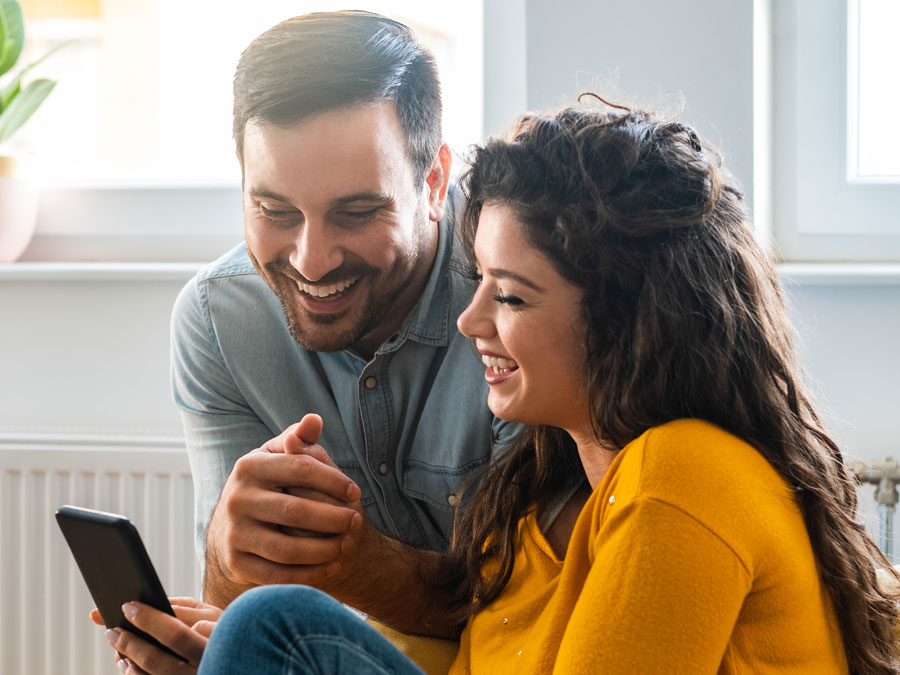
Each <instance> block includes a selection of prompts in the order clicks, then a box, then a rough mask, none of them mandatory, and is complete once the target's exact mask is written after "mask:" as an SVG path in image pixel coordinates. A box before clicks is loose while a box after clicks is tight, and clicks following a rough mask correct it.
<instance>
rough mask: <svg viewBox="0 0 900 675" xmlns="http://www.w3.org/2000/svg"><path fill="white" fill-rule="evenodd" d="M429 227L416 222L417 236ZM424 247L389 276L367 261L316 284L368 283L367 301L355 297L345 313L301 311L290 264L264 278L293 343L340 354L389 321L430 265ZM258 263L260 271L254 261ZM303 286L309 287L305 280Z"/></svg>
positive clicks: (270, 267) (418, 245)
mask: <svg viewBox="0 0 900 675" xmlns="http://www.w3.org/2000/svg"><path fill="white" fill-rule="evenodd" d="M423 220H425V219H424V218H423ZM427 226H428V222H427V220H425V222H422V223H416V231H417V232H419V233H424V229H425V228H426V227H427ZM426 248H427V247H426V246H425V245H424V239H423V238H422V237H417V239H416V241H415V242H413V245H412V247H411V248H410V249H409V250H407V251H404V254H403V255H402V256H401V257H399V258H398V259H397V260H396V261H395V262H394V264H393V265H392V266H391V268H390V269H389V270H387V271H386V272H381V271H380V270H379V269H378V268H377V267H372V266H371V265H367V264H366V263H363V262H356V263H348V264H346V265H342V266H341V267H338V268H337V269H334V270H332V271H331V272H329V273H328V274H327V275H325V276H324V277H322V279H320V280H319V281H317V282H316V284H317V285H318V284H321V285H329V284H336V283H338V282H341V281H345V280H348V279H354V278H356V277H359V281H357V282H356V284H362V283H368V284H369V289H368V293H367V295H366V297H356V298H353V304H352V305H350V307H348V308H347V310H349V311H345V312H336V313H334V314H313V313H310V312H308V311H307V310H306V309H305V308H303V307H301V306H300V305H299V303H298V302H297V300H296V294H297V292H298V290H297V280H298V277H299V275H298V274H297V271H296V270H294V269H293V267H292V266H291V265H290V264H288V263H287V262H286V261H273V262H270V263H268V264H267V265H266V275H265V277H264V278H267V279H269V280H271V281H270V283H269V286H270V287H271V288H272V290H273V291H274V292H275V295H276V296H278V299H279V300H280V301H281V306H282V308H283V309H284V315H285V317H286V318H287V324H288V330H289V331H290V333H291V336H292V337H293V338H294V340H296V342H297V343H298V344H299V345H300V346H301V347H303V348H304V349H307V350H309V351H317V352H336V351H340V350H342V349H347V348H348V347H351V346H353V345H354V344H357V343H359V342H360V341H361V340H362V339H363V338H364V337H365V336H366V335H368V334H369V333H371V332H372V331H374V330H375V329H377V328H378V326H379V324H380V323H382V322H384V321H386V320H387V318H388V317H389V316H390V314H391V310H392V309H393V307H394V304H395V303H396V302H397V299H398V298H399V297H400V295H401V294H402V293H403V292H404V291H405V290H406V289H407V288H408V287H409V284H410V282H411V280H412V278H413V277H414V276H416V273H417V272H418V271H419V270H420V269H421V267H422V265H426V264H427V262H428V261H427V260H425V259H424V258H425V249H426ZM254 264H256V265H257V268H259V265H258V264H257V263H256V261H255V260H254ZM303 281H304V282H306V283H308V282H307V281H306V280H305V279H304V280H303ZM356 284H355V285H356ZM361 290H363V289H357V291H356V292H359V291H361ZM348 314H355V315H356V316H355V317H354V319H353V320H352V322H350V323H348V324H347V325H345V326H341V327H338V325H337V324H342V323H344V322H345V321H346V318H347V316H348Z"/></svg>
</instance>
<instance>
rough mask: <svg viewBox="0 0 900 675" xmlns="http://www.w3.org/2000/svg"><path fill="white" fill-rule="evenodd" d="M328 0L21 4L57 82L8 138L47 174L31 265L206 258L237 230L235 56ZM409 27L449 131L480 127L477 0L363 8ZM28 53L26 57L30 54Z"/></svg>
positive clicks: (30, 37) (454, 142) (465, 139)
mask: <svg viewBox="0 0 900 675" xmlns="http://www.w3.org/2000/svg"><path fill="white" fill-rule="evenodd" d="M345 5H346V3H344V2H338V1H336V0H331V1H330V2H329V1H318V2H316V1H307V2H302V1H297V0H291V1H288V0H267V2H264V3H246V2H233V1H232V2H225V1H219V2H213V1H212V0H106V1H105V2H100V0H78V1H77V2H71V1H70V2H59V1H54V0H24V2H23V7H24V10H25V14H26V21H27V24H26V34H27V48H28V50H29V52H30V55H31V56H36V55H39V54H40V53H42V52H43V51H46V49H48V48H49V47H52V46H53V45H54V44H57V43H59V42H60V41H63V40H65V39H68V38H72V37H75V38H77V39H78V42H77V43H75V44H73V45H70V46H68V47H66V48H64V49H63V50H61V51H59V52H57V53H56V54H55V55H54V56H53V57H51V58H50V59H48V60H47V61H46V62H45V63H44V64H42V65H41V66H40V68H41V70H40V72H39V74H40V75H43V76H47V77H52V78H53V79H56V80H58V85H57V87H56V89H55V90H54V92H53V93H52V94H51V96H50V98H48V100H47V102H46V103H45V105H44V106H43V107H42V108H41V109H40V110H39V111H38V112H37V114H36V115H35V116H34V118H32V119H31V120H30V121H29V122H28V124H27V125H26V126H25V127H23V129H22V132H21V133H20V135H19V138H17V139H16V140H17V145H18V147H17V150H18V151H19V152H25V153H30V155H31V156H32V157H33V158H34V160H33V164H34V165H35V166H37V167H39V169H40V175H41V178H42V182H43V189H42V197H41V211H40V215H39V222H38V234H37V236H36V238H35V241H34V242H33V244H32V246H31V247H30V248H29V250H28V251H27V252H26V255H25V258H24V259H26V260H54V259H56V260H58V259H67V260H89V259H106V260H109V259H119V260H123V259H124V260H128V259H132V260H134V259H139V260H147V259H151V260H153V259H156V260H205V259H210V258H212V257H214V256H216V255H218V254H219V253H222V252H224V251H225V250H227V248H228V247H230V246H231V245H233V244H234V243H235V242H236V241H239V240H240V238H241V230H242V223H241V210H240V187H239V185H240V172H239V167H238V164H237V161H236V159H235V157H234V144H233V141H232V139H231V80H232V76H233V73H234V67H235V65H236V63H237V60H238V57H239V55H240V53H241V51H242V50H243V49H244V47H246V45H247V44H248V43H249V42H250V41H251V40H252V39H253V38H255V37H256V36H257V35H258V34H259V33H261V32H262V31H264V30H266V29H267V28H269V27H270V26H272V25H274V24H275V23H277V22H278V21H281V20H283V19H285V18H288V17H290V16H295V15H297V14H302V13H305V12H309V11H322V10H329V9H339V8H343V7H344V6H345ZM359 5H360V6H361V7H362V8H364V9H369V10H372V11H376V12H380V13H382V14H386V15H388V16H391V17H393V18H396V19H398V20H400V21H403V22H404V23H406V24H408V25H410V26H411V27H412V28H413V29H414V30H415V31H416V33H417V34H418V35H419V37H420V39H421V40H422V42H423V43H424V44H425V45H426V46H428V47H429V48H430V49H431V50H432V52H433V53H434V54H435V57H436V59H437V61H438V67H439V69H440V72H441V77H442V84H443V89H444V100H445V108H444V137H445V139H446V140H447V142H448V143H450V145H451V147H452V148H453V149H454V150H456V151H461V150H463V149H464V148H465V147H466V146H467V145H468V144H469V143H472V142H475V141H477V140H479V139H480V137H481V132H482V121H483V120H482V109H483V106H482V92H483V87H482V75H481V73H482V69H483V68H482V48H481V45H482V40H481V32H482V29H481V23H482V3H481V1H480V0H464V1H463V2H460V3H457V5H455V7H454V11H453V12H446V11H445V10H443V9H442V8H441V7H440V6H438V5H433V4H431V3H422V2H414V1H412V0H404V1H400V2H397V1H393V2H387V1H384V0H382V1H377V0H372V1H369V2H363V3H359ZM28 57H29V54H26V55H25V58H26V59H27V58H28Z"/></svg>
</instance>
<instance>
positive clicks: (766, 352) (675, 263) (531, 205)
mask: <svg viewBox="0 0 900 675" xmlns="http://www.w3.org/2000/svg"><path fill="white" fill-rule="evenodd" d="M595 98H599V97H595ZM600 100H601V101H602V99H600ZM603 103H605V101H603ZM610 107H612V108H617V109H616V110H609V109H608V108H607V109H605V110H588V109H580V108H571V107H570V108H565V109H562V110H561V111H559V112H558V113H556V114H555V115H552V116H539V115H534V114H526V115H523V116H521V117H520V118H519V119H518V120H517V122H516V123H515V126H514V127H513V128H512V130H511V132H510V133H509V135H508V136H507V137H504V138H498V139H492V140H490V141H488V142H487V143H486V144H485V145H483V146H482V147H477V148H476V149H475V150H474V153H473V155H472V158H471V162H470V165H471V166H470V168H469V170H468V172H467V173H466V174H465V176H464V179H463V184H464V186H465V190H466V193H467V197H468V202H467V205H466V209H465V213H464V216H463V219H462V224H461V229H462V236H463V240H464V242H465V243H466V245H467V248H468V249H469V252H470V254H471V249H472V245H473V242H474V236H475V232H476V229H477V226H478V218H479V214H480V213H481V209H482V207H483V206H484V205H485V204H486V203H498V204H503V205H506V206H508V207H510V208H511V209H513V211H514V213H515V214H516V216H517V218H518V219H519V220H520V221H521V223H522V224H523V226H524V229H525V232H526V235H527V237H528V238H529V240H530V241H531V243H532V244H533V245H534V246H535V247H537V249H538V250H540V251H542V252H543V253H544V254H545V255H546V256H547V257H548V259H549V260H550V261H551V262H552V263H553V265H554V267H555V269H556V270H557V271H558V272H559V273H560V274H561V275H562V276H563V277H564V278H565V279H567V280H568V281H569V282H570V283H572V284H574V285H576V286H577V287H579V288H580V289H582V291H583V302H582V308H581V312H582V316H583V320H584V322H585V324H586V326H587V353H588V362H587V364H586V374H587V375H586V377H587V382H588V392H589V405H590V410H591V414H592V419H593V424H594V429H595V433H596V435H597V438H598V439H602V440H603V441H604V442H607V443H612V444H614V445H615V446H616V447H619V448H621V447H623V446H625V445H626V444H627V443H628V442H629V441H631V440H633V439H634V438H636V437H638V436H639V435H640V434H641V433H643V432H644V431H645V430H647V429H649V428H650V427H654V426H658V425H661V424H664V423H666V422H669V421H671V420H675V419H679V418H698V419H704V420H708V421H710V422H712V423H714V424H717V425H718V426H720V427H722V428H724V429H726V430H728V431H729V432H731V433H732V434H734V435H736V436H738V437H740V438H742V439H744V440H745V441H747V442H748V443H750V444H752V445H753V446H754V447H755V448H756V449H757V450H758V451H759V452H760V453H761V454H762V455H763V456H764V457H765V458H766V459H767V460H768V461H769V462H770V463H771V465H772V466H773V467H774V468H775V469H776V470H777V471H778V473H779V474H780V475H781V476H782V477H783V478H784V479H785V480H786V481H787V482H788V483H789V484H790V485H791V486H793V488H794V490H795V492H796V495H797V501H798V504H799V506H800V509H801V511H802V514H803V518H804V521H805V523H806V528H807V530H808V532H809V537H810V540H811V542H812V547H813V550H814V552H815V556H816V560H817V563H818V568H819V572H820V574H821V576H822V580H823V582H824V584H825V587H826V588H827V589H828V592H829V593H830V596H831V599H832V602H833V604H834V608H835V611H836V613H837V617H838V621H839V624H840V628H841V633H842V635H843V640H844V645H845V651H846V654H847V658H848V661H849V663H850V666H851V672H855V673H893V672H897V667H898V661H897V656H896V653H895V639H894V633H893V627H894V622H895V618H896V615H897V610H898V603H897V598H896V597H895V596H894V595H891V594H890V593H889V592H887V591H885V590H882V589H881V588H880V587H879V584H878V582H877V580H876V563H877V564H880V565H884V566H886V567H889V564H888V563H887V561H886V559H885V558H884V556H883V555H882V554H881V552H880V551H879V550H878V548H877V546H875V544H874V543H873V542H872V540H871V539H870V538H869V537H868V536H867V534H866V532H865V530H864V528H863V527H862V526H861V525H860V523H859V522H858V521H857V496H856V486H855V483H854V480H853V479H852V477H851V476H850V475H849V473H848V471H847V469H846V467H845V465H844V461H843V458H842V456H841V452H840V450H839V449H838V447H837V445H836V444H835V443H834V441H833V440H832V439H831V438H830V437H829V436H828V435H827V433H826V431H825V430H824V428H823V426H822V424H821V422H820V420H819V417H818V416H817V414H816V412H815V410H814V409H813V406H812V404H811V401H810V397H809V395H808V394H807V391H806V389H805V387H804V385H803V382H802V379H801V375H800V369H799V367H798V364H797V361H796V358H795V355H794V348H793V344H792V329H791V326H790V323H789V321H788V319H787V315H786V312H785V308H784V301H783V298H782V293H781V289H780V285H779V282H778V279H777V276H776V274H775V271H774V269H773V267H772V265H771V263H770V261H769V260H768V258H767V256H766V254H765V253H764V251H763V250H762V248H761V246H760V245H759V244H758V242H757V241H756V239H755V236H754V234H753V232H752V229H751V227H750V224H749V222H748V220H747V217H746V213H745V209H744V206H743V202H742V195H741V192H740V191H739V189H737V187H736V185H735V182H734V180H733V179H732V177H731V176H730V175H729V174H728V173H727V172H726V171H725V170H724V169H723V168H722V166H721V160H720V156H719V154H718V153H717V152H716V151H715V149H714V148H712V147H710V146H708V145H707V144H705V143H703V142H701V141H700V139H699V138H698V137H697V135H696V134H695V132H694V131H693V130H691V129H690V128H688V127H687V126H685V125H683V124H680V123H678V122H671V121H666V120H663V119H660V118H657V117H656V116H654V115H653V114H650V113H647V112H642V111H638V110H629V109H624V108H620V107H618V106H610ZM579 471H581V468H580V463H579V459H578V455H577V450H576V448H575V446H574V443H573V442H572V440H571V438H569V437H568V435H567V434H566V433H565V432H563V431H561V430H559V429H554V428H551V427H533V428H529V429H526V431H525V432H524V433H523V434H522V435H521V436H520V437H519V438H518V439H517V441H516V442H515V443H514V444H513V447H511V448H510V449H509V450H507V451H504V452H503V453H500V454H499V456H497V457H496V458H495V459H494V460H493V461H492V462H491V463H490V464H489V466H488V467H487V469H486V471H485V473H483V474H482V476H481V478H480V481H479V483H478V485H479V487H478V488H474V487H473V488H472V490H470V492H472V491H474V494H473V495H472V496H471V497H470V498H468V499H466V500H465V506H464V508H460V509H459V511H458V513H457V523H456V528H455V532H454V540H453V542H452V543H451V556H450V560H451V561H452V564H451V565H449V567H448V577H447V579H449V581H448V584H449V585H450V586H451V587H453V588H455V589H456V591H457V599H458V602H459V605H458V607H459V612H460V613H459V616H460V618H461V619H464V618H465V617H466V616H469V615H471V614H473V613H475V612H476V611H478V610H479V609H481V608H482V607H484V606H486V605H488V604H490V602H491V601H492V600H494V599H495V598H496V597H497V596H498V595H499V594H500V592H501V591H502V590H503V588H504V586H505V585H506V583H507V581H508V580H509V577H510V575H511V573H512V567H513V560H514V551H515V538H516V532H517V525H518V521H519V519H520V518H521V516H522V515H523V514H524V513H525V511H526V510H527V509H528V508H529V507H530V506H532V505H534V504H538V505H539V506H540V505H541V503H542V502H543V500H546V499H547V498H548V496H550V495H554V494H558V493H559V491H561V490H562V489H564V486H565V485H566V484H567V483H568V482H570V481H571V476H572V475H573V473H577V472H579ZM486 564H487V569H490V570H496V572H495V573H493V572H492V573H491V574H488V575H486V576H485V575H484V574H483V571H484V569H485V565H486Z"/></svg>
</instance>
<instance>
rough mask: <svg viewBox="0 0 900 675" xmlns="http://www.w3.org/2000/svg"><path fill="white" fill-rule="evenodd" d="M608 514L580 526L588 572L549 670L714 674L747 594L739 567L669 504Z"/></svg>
mask: <svg viewBox="0 0 900 675" xmlns="http://www.w3.org/2000/svg"><path fill="white" fill-rule="evenodd" d="M607 508H610V507H607ZM611 508H612V513H609V514H608V515H607V517H606V518H605V522H603V524H602V525H601V526H600V527H599V529H595V527H592V528H590V529H591V531H592V532H593V535H589V536H591V540H590V542H589V546H588V547H586V549H587V550H588V551H590V555H588V556H585V560H584V561H583V564H585V565H588V566H589V567H590V569H589V571H588V573H587V578H586V582H585V583H584V586H583V587H582V588H581V589H580V593H578V590H573V593H577V594H578V598H577V601H576V602H575V608H574V611H573V613H572V615H571V618H570V620H569V622H568V625H567V627H566V629H565V632H564V635H563V639H562V642H561V644H560V651H559V653H558V656H557V661H556V665H555V669H554V672H555V673H598V672H602V673H642V674H646V673H694V674H696V673H715V672H717V671H718V670H719V666H720V664H721V662H722V660H723V658H724V657H725V650H726V647H727V645H728V642H729V638H730V635H731V632H732V629H733V627H734V625H735V622H736V621H737V617H738V614H739V612H740V609H741V605H742V604H743V600H744V597H745V596H746V594H747V593H748V592H749V588H750V583H751V575H750V574H749V572H748V570H747V569H746V567H745V566H744V564H743V563H742V561H741V560H740V559H739V558H738V556H737V555H736V554H735V553H734V551H733V550H732V549H731V548H730V547H729V546H728V544H727V543H726V542H724V541H723V540H722V539H721V538H720V537H719V536H717V535H716V534H715V533H714V532H712V531H711V530H709V529H708V528H707V527H706V526H705V525H704V524H703V523H701V522H699V521H698V520H697V519H696V518H694V517H693V516H691V515H690V514H688V513H685V512H684V511H682V510H680V509H679V508H677V507H675V506H672V505H671V504H668V503H666V502H663V501H659V500H656V499H649V498H643V499H638V500H635V501H633V502H630V503H627V504H623V505H622V506H621V507H620V508H616V506H613V507H611ZM589 558H592V560H590V559H589Z"/></svg>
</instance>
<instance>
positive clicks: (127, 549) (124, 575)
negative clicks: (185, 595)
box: [56, 506, 185, 661]
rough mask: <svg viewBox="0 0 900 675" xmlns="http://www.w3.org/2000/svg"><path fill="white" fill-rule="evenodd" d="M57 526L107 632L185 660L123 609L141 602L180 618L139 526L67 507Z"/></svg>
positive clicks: (60, 513)
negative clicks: (113, 630)
mask: <svg viewBox="0 0 900 675" xmlns="http://www.w3.org/2000/svg"><path fill="white" fill-rule="evenodd" d="M56 522H57V523H58V524H59V527H60V529H61V530H62V533H63V536H64V537H65V539H66V543H67V544H68V545H69V548H70V549H71V550H72V555H74V556H75V562H76V563H77V564H78V569H79V570H81V576H83V577H84V581H85V583H86V584H87V587H88V591H90V593H91V597H92V598H93V599H94V602H95V603H96V604H97V609H98V610H100V615H101V616H102V617H103V622H104V623H105V624H106V627H107V628H122V629H124V630H127V631H129V632H130V633H133V634H135V635H137V636H139V637H140V638H142V639H143V640H146V641H147V642H149V643H151V644H153V645H156V646H157V647H159V648H160V649H162V650H163V651H165V652H167V653H169V654H171V655H172V656H175V657H177V658H179V659H181V660H182V661H184V660H185V659H184V658H183V657H181V656H179V655H178V654H176V653H175V652H173V651H172V650H171V649H169V648H168V647H166V646H165V645H163V644H160V643H159V642H158V641H157V640H156V639H155V638H154V637H153V636H151V635H148V634H147V633H145V632H144V631H142V630H140V629H138V628H135V627H134V626H133V625H131V623H129V621H128V620H127V619H126V618H125V615H124V614H123V613H122V605H123V604H125V603H126V602H131V601H134V600H137V601H139V602H143V603H144V604H145V605H150V606H151V607H155V608H156V609H158V610H160V611H161V612H165V613H166V614H171V615H172V616H175V612H174V611H172V606H171V605H170V604H169V599H168V597H167V596H166V592H165V591H164V590H163V587H162V584H161V583H160V581H159V577H158V576H157V574H156V570H155V569H153V563H151V562H150V556H149V555H147V549H145V548H144V544H143V542H142V541H141V536H140V535H139V534H138V531H137V528H136V527H135V526H134V524H133V523H132V522H131V521H130V520H128V518H126V517H125V516H120V515H117V514H115V513H105V512H103V511H94V510H92V509H83V508H80V507H77V506H61V507H59V509H58V510H57V512H56Z"/></svg>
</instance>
